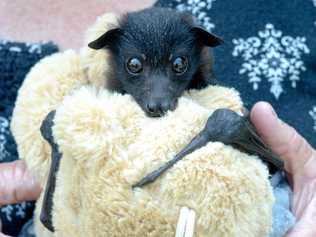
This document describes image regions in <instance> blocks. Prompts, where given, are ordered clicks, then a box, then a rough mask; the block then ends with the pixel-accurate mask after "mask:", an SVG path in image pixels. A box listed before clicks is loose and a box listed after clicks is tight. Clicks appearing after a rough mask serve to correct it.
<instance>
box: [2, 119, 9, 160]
mask: <svg viewBox="0 0 316 237" xmlns="http://www.w3.org/2000/svg"><path fill="white" fill-rule="evenodd" d="M8 134H9V121H8V120H7V119H6V118H5V117H1V116H0V161H2V160H4V158H6V156H7V155H9V153H8V152H7V150H6V149H5V145H6V142H7V141H6V136H7V135H8Z"/></svg>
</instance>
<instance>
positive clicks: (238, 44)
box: [156, 0, 316, 147]
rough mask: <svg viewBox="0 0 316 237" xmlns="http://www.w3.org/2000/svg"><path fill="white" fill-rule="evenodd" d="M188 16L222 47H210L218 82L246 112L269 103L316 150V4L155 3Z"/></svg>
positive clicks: (269, 0) (263, 0) (310, 0)
mask: <svg viewBox="0 0 316 237" xmlns="http://www.w3.org/2000/svg"><path fill="white" fill-rule="evenodd" d="M156 5H158V6H163V7H170V8H174V9H178V10H179V11H189V12H192V13H193V14H194V15H195V16H196V17H197V19H198V20H199V21H200V23H201V24H202V25H203V26H204V27H205V28H206V29H208V30H210V31H212V32H214V33H215V34H217V35H219V36H221V37H222V38H223V39H224V41H225V43H224V45H222V46H220V47H218V48H215V49H214V58H215V64H214V70H215V75H216V77H217V79H218V81H219V82H220V83H221V84H224V85H227V86H232V87H235V88H236V89H237V90H238V91H240V93H241V96H242V98H243V100H244V102H245V105H246V106H247V107H248V108H251V107H252V105H253V104H254V103H255V102H257V101H260V100H265V101H268V102H270V103H271V104H272V105H273V106H274V108H275V109H276V111H277V113H278V114H279V115H280V117H281V118H282V119H283V120H284V121H286V122H287V123H289V124H290V125H292V126H293V127H295V128H296V129H297V130H298V131H299V132H300V133H301V134H303V136H304V137H305V138H306V139H307V140H308V141H309V142H310V143H311V144H312V145H313V146H314V147H316V0H291V1H289V0H277V1H275V0H256V1H252V0H234V1H231V0H158V2H157V4H156Z"/></svg>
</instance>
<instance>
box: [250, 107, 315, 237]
mask: <svg viewBox="0 0 316 237" xmlns="http://www.w3.org/2000/svg"><path fill="white" fill-rule="evenodd" d="M251 121H252V123H253V124H254V125H255V127H256V129H257V131H258V133H259V134H260V136H261V137H262V139H263V140H264V142H265V143H266V144H267V145H268V146H269V147H270V148H271V149H272V151H273V152H275V153H276V154H278V155H279V156H280V157H281V158H282V159H283V160H284V164H285V170H286V171H287V173H288V176H289V177H288V178H289V180H290V183H291V185H292V188H293V199H292V206H291V210H292V212H293V213H294V215H295V216H296V220H297V222H296V224H295V226H294V227H293V228H292V229H291V230H289V231H288V233H287V234H286V237H313V236H316V151H315V149H314V148H312V147H311V145H310V144H308V142H307V141H306V140H305V139H304V138H303V137H302V136H301V135H299V134H298V133H297V131H296V130H295V129H294V128H292V127H290V126H289V125H288V124H286V123H284V122H282V121H281V120H280V119H278V117H277V115H276V113H275V112H274V110H273V108H272V107H271V105H270V104H268V103H265V102H258V103H257V104H255V105H254V107H253V108H252V110H251Z"/></svg>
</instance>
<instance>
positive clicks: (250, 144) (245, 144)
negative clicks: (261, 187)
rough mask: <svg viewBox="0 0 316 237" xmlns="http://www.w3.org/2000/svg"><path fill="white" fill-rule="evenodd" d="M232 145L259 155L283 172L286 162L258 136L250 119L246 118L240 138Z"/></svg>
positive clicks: (241, 128)
mask: <svg viewBox="0 0 316 237" xmlns="http://www.w3.org/2000/svg"><path fill="white" fill-rule="evenodd" d="M231 145H233V146H234V145H236V146H239V147H240V148H241V149H243V150H245V151H246V152H248V153H250V154H257V155H259V156H260V157H261V158H262V159H263V160H264V161H266V162H268V163H270V164H272V165H274V166H275V167H276V168H278V169H280V170H283V169H284V162H283V160H281V159H280V157H278V156H277V155H276V154H275V153H273V152H272V151H271V150H270V149H269V148H268V147H267V145H266V144H265V143H264V142H263V141H262V139H261V138H260V136H259V135H258V133H257V131H256V128H255V127H254V125H253V124H252V123H251V122H250V117H249V116H246V117H244V120H243V123H242V124H241V127H240V131H239V136H238V137H235V138H234V139H233V141H232V144H231Z"/></svg>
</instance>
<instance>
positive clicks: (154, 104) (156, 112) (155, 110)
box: [146, 99, 176, 117]
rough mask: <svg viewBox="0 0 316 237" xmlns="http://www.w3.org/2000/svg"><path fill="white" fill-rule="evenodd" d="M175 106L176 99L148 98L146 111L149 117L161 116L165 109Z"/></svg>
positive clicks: (172, 108)
mask: <svg viewBox="0 0 316 237" xmlns="http://www.w3.org/2000/svg"><path fill="white" fill-rule="evenodd" d="M175 107H176V101H174V100H166V99H158V100H150V101H148V103H147V104H146V112H147V114H148V115H149V116H151V117H161V116H163V115H164V114H165V113H166V112H167V111H169V110H174V109H175Z"/></svg>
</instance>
